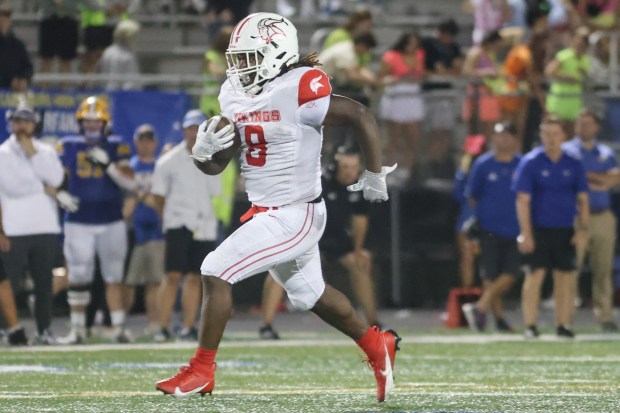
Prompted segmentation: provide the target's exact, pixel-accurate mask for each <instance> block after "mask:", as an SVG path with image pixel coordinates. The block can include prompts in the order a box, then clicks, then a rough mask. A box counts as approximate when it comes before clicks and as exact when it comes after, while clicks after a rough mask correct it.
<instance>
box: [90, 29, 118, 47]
mask: <svg viewBox="0 0 620 413" xmlns="http://www.w3.org/2000/svg"><path fill="white" fill-rule="evenodd" d="M113 34H114V27H112V26H89V27H86V28H85V29H84V46H86V50H88V51H89V52H92V51H94V50H104V49H105V48H106V47H108V46H110V45H111V44H112V41H113V40H114V38H113Z"/></svg>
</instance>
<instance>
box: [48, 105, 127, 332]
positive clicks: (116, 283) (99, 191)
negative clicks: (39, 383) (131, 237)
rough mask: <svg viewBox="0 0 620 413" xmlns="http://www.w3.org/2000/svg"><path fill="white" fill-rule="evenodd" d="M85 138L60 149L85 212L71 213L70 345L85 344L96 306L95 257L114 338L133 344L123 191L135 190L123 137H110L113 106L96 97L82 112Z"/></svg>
mask: <svg viewBox="0 0 620 413" xmlns="http://www.w3.org/2000/svg"><path fill="white" fill-rule="evenodd" d="M76 120H77V122H78V125H79V127H80V135H78V136H66V137H64V138H62V139H61V141H60V145H59V151H60V157H61V160H62V163H63V165H64V166H65V170H66V173H67V190H68V191H69V193H70V194H71V195H73V196H75V197H77V198H78V199H79V200H80V206H79V209H77V210H75V211H69V212H68V213H67V214H66V215H65V224H64V233H65V244H64V254H65V258H66V260H67V270H68V273H69V291H68V293H67V301H68V302H69V306H70V307H71V331H70V333H69V334H68V335H67V336H66V337H64V338H63V339H61V340H60V341H61V342H63V343H64V344H81V343H84V339H85V335H86V307H87V306H88V304H89V303H90V302H91V293H90V286H91V284H92V282H93V279H94V271H95V259H96V258H95V257H98V258H99V263H100V268H101V275H102V278H103V280H104V281H105V289H106V291H105V293H106V301H107V304H108V308H109V309H110V317H111V322H112V326H113V335H114V340H115V341H116V342H118V343H126V342H129V341H130V337H129V333H128V331H127V330H126V328H125V315H126V313H125V308H124V303H123V301H124V300H123V285H122V281H123V275H124V274H123V272H124V266H125V256H126V254H127V229H126V225H125V221H124V220H123V213H122V208H123V192H122V190H123V189H126V190H130V191H134V190H135V189H136V184H135V181H133V180H131V179H130V178H129V177H131V176H132V175H133V172H132V171H131V168H130V167H129V154H130V152H131V150H130V149H129V146H127V145H126V144H125V143H124V141H123V138H122V137H120V136H118V135H109V134H108V130H109V129H108V127H109V124H110V122H111V117H110V110H109V107H108V103H107V102H106V101H105V100H103V98H101V97H97V96H90V97H88V98H87V99H86V100H84V101H83V102H82V103H81V104H80V106H79V107H78V110H77V111H76Z"/></svg>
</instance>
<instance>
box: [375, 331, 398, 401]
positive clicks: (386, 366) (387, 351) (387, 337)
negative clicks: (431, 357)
mask: <svg viewBox="0 0 620 413" xmlns="http://www.w3.org/2000/svg"><path fill="white" fill-rule="evenodd" d="M380 334H381V338H382V339H383V340H381V345H382V346H383V349H380V350H379V351H378V354H380V356H378V357H376V358H375V359H373V358H371V357H368V359H367V361H368V365H369V366H370V367H371V368H372V370H373V372H374V373H375V379H376V380H377V401H378V402H379V403H381V402H382V401H384V400H385V396H386V395H388V394H389V393H390V392H391V391H392V389H393V388H394V360H395V358H396V351H397V350H399V348H398V343H399V342H400V340H401V338H400V337H399V336H398V334H396V332H395V331H394V330H387V331H381V332H380Z"/></svg>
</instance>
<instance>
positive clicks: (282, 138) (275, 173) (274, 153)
mask: <svg viewBox="0 0 620 413" xmlns="http://www.w3.org/2000/svg"><path fill="white" fill-rule="evenodd" d="M331 90H332V89H331V85H330V83H329V78H328V77H327V75H326V74H325V73H323V72H322V71H320V70H318V69H313V68H309V67H302V68H297V69H293V70H291V71H290V72H287V73H285V74H284V75H282V76H280V77H277V78H275V79H274V80H272V81H270V82H267V83H266V84H265V85H264V87H263V90H262V92H261V93H260V94H258V95H256V96H250V95H247V94H245V93H244V92H243V91H240V90H239V89H237V88H235V87H234V86H233V85H232V84H231V83H230V82H229V81H226V82H225V83H224V85H223V86H222V89H221V92H220V96H219V101H220V106H221V109H222V114H223V115H224V116H226V117H227V118H229V119H231V120H232V121H234V123H235V124H236V125H237V127H238V128H239V132H240V133H241V156H240V165H241V173H242V174H243V176H244V178H245V187H246V191H247V193H248V199H249V200H250V202H252V203H253V204H255V205H258V206H265V207H273V206H285V205H291V204H299V203H302V202H308V201H312V200H313V199H315V198H317V197H318V196H319V195H320V194H321V162H320V161H321V160H320V157H321V145H322V142H323V133H322V125H323V121H324V119H325V116H326V114H327V110H328V108H329V99H330V94H331Z"/></svg>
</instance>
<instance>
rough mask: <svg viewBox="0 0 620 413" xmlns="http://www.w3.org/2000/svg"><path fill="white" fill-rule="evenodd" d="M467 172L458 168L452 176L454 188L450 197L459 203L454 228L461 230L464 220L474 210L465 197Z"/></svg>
mask: <svg viewBox="0 0 620 413" xmlns="http://www.w3.org/2000/svg"><path fill="white" fill-rule="evenodd" d="M467 178H468V174H467V172H465V171H463V170H462V169H459V170H458V171H456V175H455V176H454V189H453V190H452V198H454V200H455V201H456V202H458V203H459V206H460V208H459V216H458V217H457V219H456V225H455V230H456V231H457V232H461V231H463V225H464V224H465V222H466V221H467V220H468V219H469V218H471V217H472V216H474V210H473V209H472V207H471V205H469V202H468V201H467V198H466V197H465V187H466V186H467Z"/></svg>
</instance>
